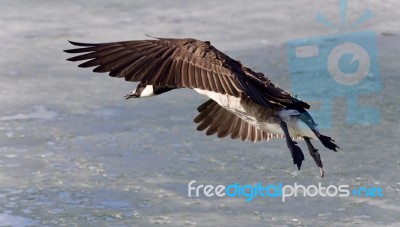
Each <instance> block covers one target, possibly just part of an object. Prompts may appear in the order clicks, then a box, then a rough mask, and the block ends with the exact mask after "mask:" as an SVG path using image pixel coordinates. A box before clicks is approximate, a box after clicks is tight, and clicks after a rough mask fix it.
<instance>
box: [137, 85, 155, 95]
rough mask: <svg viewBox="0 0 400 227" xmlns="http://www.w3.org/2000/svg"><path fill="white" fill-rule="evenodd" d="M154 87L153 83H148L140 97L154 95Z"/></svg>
mask: <svg viewBox="0 0 400 227" xmlns="http://www.w3.org/2000/svg"><path fill="white" fill-rule="evenodd" d="M154 95H155V94H154V88H153V85H147V86H146V87H145V88H144V90H143V91H142V93H141V94H140V97H150V96H154Z"/></svg>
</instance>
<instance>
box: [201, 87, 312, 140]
mask: <svg viewBox="0 0 400 227" xmlns="http://www.w3.org/2000/svg"><path fill="white" fill-rule="evenodd" d="M194 90H195V91H196V92H198V93H199V94H201V95H205V96H207V97H209V98H210V99H212V100H214V101H215V102H217V103H218V104H219V105H220V106H222V107H224V108H225V109H227V110H229V111H230V112H232V113H234V114H235V115H236V116H238V117H240V118H241V119H243V120H244V121H246V122H248V123H249V124H251V125H253V126H254V127H256V128H259V129H261V130H262V131H264V132H268V133H272V134H278V135H283V134H284V133H283V130H282V129H281V127H280V125H279V124H277V123H271V122H268V121H260V120H259V119H257V118H256V117H255V116H253V115H252V114H251V113H249V112H248V111H246V109H245V108H244V107H243V105H242V104H241V102H240V98H237V97H234V96H230V95H223V94H220V93H216V92H211V91H206V90H201V89H198V88H194ZM284 120H285V122H286V124H287V126H288V129H289V134H290V135H291V136H292V137H299V136H307V137H310V138H314V139H315V138H316V136H315V134H314V133H313V132H312V131H311V129H310V128H309V127H308V126H306V124H304V122H302V121H301V120H300V119H298V118H297V117H296V116H292V117H289V118H288V119H284Z"/></svg>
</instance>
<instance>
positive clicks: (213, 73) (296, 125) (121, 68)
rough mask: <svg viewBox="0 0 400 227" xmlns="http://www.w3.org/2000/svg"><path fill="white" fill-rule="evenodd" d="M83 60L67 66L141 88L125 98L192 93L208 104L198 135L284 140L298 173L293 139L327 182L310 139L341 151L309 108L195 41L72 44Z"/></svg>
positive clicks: (261, 76) (202, 107)
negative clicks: (302, 143) (186, 90)
mask: <svg viewBox="0 0 400 227" xmlns="http://www.w3.org/2000/svg"><path fill="white" fill-rule="evenodd" d="M70 43H71V44H73V45H75V46H79V48H77V49H70V50H65V52H67V53H73V54H76V53H78V54H81V55H78V56H75V57H72V58H69V59H67V60H69V61H83V60H84V61H85V62H84V63H82V64H80V65H79V67H82V68H86V67H93V66H96V68H94V69H93V72H109V75H110V76H112V77H124V78H125V80H126V81H134V82H139V84H138V86H137V88H136V89H135V90H134V91H132V92H131V93H129V94H128V95H126V96H125V98H126V99H129V98H142V97H150V96H154V95H159V94H162V93H164V92H167V91H170V90H173V89H177V88H191V89H193V90H195V91H196V92H198V93H199V94H202V95H205V96H207V97H209V98H210V100H208V101H207V102H205V103H203V104H202V105H200V106H199V107H198V108H197V110H198V111H199V112H200V113H199V115H198V116H197V117H196V118H195V119H194V122H196V123H198V124H199V125H198V127H197V130H199V131H202V130H205V129H207V131H206V134H207V135H212V134H215V133H216V134H217V136H218V137H225V136H228V135H230V137H231V138H232V139H239V138H240V139H242V140H243V141H246V140H250V141H253V142H256V141H262V140H269V139H270V138H286V144H287V146H288V148H289V150H290V153H291V156H292V159H293V163H294V164H296V165H297V168H298V169H299V170H300V167H301V164H302V161H303V160H304V155H303V152H302V151H301V149H300V148H299V147H298V146H297V145H296V144H297V143H296V142H295V141H293V138H299V137H300V138H301V137H302V138H304V140H305V142H306V144H307V147H308V150H309V152H310V155H311V156H312V157H313V159H314V161H315V163H316V164H317V166H318V167H319V170H320V175H321V177H323V176H324V171H323V169H322V161H321V157H320V154H319V153H318V150H317V149H315V148H314V147H313V145H312V144H311V141H310V139H319V140H320V141H321V142H322V144H323V145H324V146H325V147H327V148H328V149H331V150H334V151H336V149H337V148H339V147H338V146H337V145H336V144H334V140H332V139H331V137H328V136H324V135H322V134H321V133H319V130H318V128H317V124H316V123H315V122H314V120H313V119H312V117H311V116H310V115H309V113H308V112H307V111H306V110H305V109H308V108H310V106H309V105H308V104H307V103H305V102H303V101H301V100H300V99H298V98H296V97H294V96H292V95H290V94H289V93H288V92H285V91H283V90H282V89H281V88H279V87H278V86H276V85H274V84H273V83H272V82H271V81H270V80H269V79H268V78H267V77H265V76H264V74H262V73H259V72H254V71H252V70H251V69H249V68H246V67H245V66H243V65H242V63H241V62H240V61H236V60H233V59H232V58H230V57H229V56H227V55H225V54H224V53H222V52H221V51H219V50H217V49H216V48H215V47H214V46H212V45H211V44H210V42H209V41H200V40H196V39H189V38H188V39H168V38H156V39H154V40H136V41H123V42H111V43H95V44H89V43H78V42H71V41H70Z"/></svg>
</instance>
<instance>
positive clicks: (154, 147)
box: [0, 0, 400, 226]
mask: <svg viewBox="0 0 400 227" xmlns="http://www.w3.org/2000/svg"><path fill="white" fill-rule="evenodd" d="M0 5H1V7H0V28H1V29H0V40H1V43H2V44H1V46H0V68H1V73H0V78H1V83H0V93H1V95H0V226H151V225H154V224H161V225H165V226H266V225H275V226H310V225H334V224H336V225H338V226H353V225H355V224H360V225H361V226H378V225H392V226H399V225H400V215H399V214H400V175H399V172H400V155H399V152H400V146H399V145H400V143H399V136H400V128H399V125H400V120H399V119H398V118H399V116H398V114H399V112H400V108H399V106H400V96H399V94H400V93H399V87H400V82H399V81H400V80H399V70H398V68H399V63H398V61H399V60H398V59H400V44H399V43H400V31H399V28H400V22H399V20H398V16H399V12H400V11H399V8H400V2H398V1H383V2H382V1H379V2H378V1H372V0H368V1H361V0H355V1H350V3H349V5H348V15H349V16H348V20H353V21H354V20H355V19H356V18H358V17H359V16H360V15H361V14H362V12H363V11H364V10H366V9H370V10H371V11H372V12H373V14H374V18H373V19H371V20H369V21H368V22H367V23H365V24H364V25H362V26H361V29H372V30H374V31H375V32H376V34H377V41H378V50H379V57H380V61H381V77H382V82H383V90H382V91H381V92H379V93H374V94H369V95H365V96H362V97H360V103H363V104H365V105H367V104H368V105H371V106H375V107H377V108H379V109H380V111H381V116H382V120H381V123H380V124H379V125H348V124H347V123H346V121H345V111H346V104H345V99H344V98H339V99H337V100H335V102H334V113H335V114H334V125H333V127H332V128H331V129H326V130H324V132H325V134H327V135H330V136H332V137H333V138H334V139H335V140H336V141H337V143H338V144H339V146H340V147H341V150H340V151H339V152H338V153H333V152H330V151H328V150H327V149H325V148H322V147H321V145H320V144H318V145H317V147H318V148H319V150H320V153H321V155H322V158H323V161H324V165H325V171H326V177H325V178H323V179H321V178H320V177H319V175H318V170H317V168H316V166H315V163H314V162H313V161H312V159H311V158H310V157H309V155H308V152H307V150H306V147H305V144H304V142H303V141H300V145H301V147H302V148H303V151H304V152H305V155H306V161H305V162H304V163H303V166H302V170H301V171H297V170H296V168H295V166H293V165H292V163H291V159H290V156H289V151H288V150H287V148H286V144H285V142H284V141H283V140H273V141H270V142H263V143H260V144H252V143H248V142H247V143H244V142H241V141H233V140H231V139H218V138H216V137H215V136H214V137H206V136H205V134H204V133H203V132H197V131H196V130H195V128H196V125H195V124H194V123H193V121H192V119H193V118H194V117H195V116H196V114H197V111H196V107H197V106H198V105H200V104H201V103H203V102H204V101H206V98H204V97H200V96H199V95H197V94H195V93H194V92H192V91H190V90H178V91H174V92H170V93H167V94H165V95H162V96H159V97H155V98H151V99H142V100H129V101H125V100H124V99H123V96H124V95H125V94H127V93H128V92H130V91H131V90H132V89H133V88H135V87H136V84H133V83H127V82H125V81H124V80H119V79H115V78H110V77H108V76H107V75H106V74H95V73H92V72H91V71H90V70H84V69H78V68H77V67H76V65H77V64H74V63H70V62H67V61H65V59H66V58H68V57H70V56H68V54H66V53H63V52H62V50H64V49H69V48H72V47H71V45H69V44H68V42H67V40H73V41H81V42H110V41H118V40H129V39H145V38H147V37H146V36H145V34H150V35H153V36H159V37H195V38H198V39H203V40H211V41H212V43H213V45H214V46H216V47H217V48H219V49H220V50H222V51H224V52H226V53H227V54H229V55H231V56H232V57H234V58H236V59H240V60H242V61H243V62H244V63H245V64H246V65H247V66H249V67H251V68H254V69H255V70H257V71H263V72H265V73H266V74H269V77H270V79H271V80H272V81H274V82H276V83H277V84H279V85H280V86H281V87H283V88H285V89H287V90H290V89H291V86H290V80H289V74H288V73H289V72H288V65H287V64H288V63H287V57H286V50H285V43H286V42H287V41H288V40H292V39H298V38H304V37H314V36H321V35H324V34H332V31H329V30H328V29H327V28H326V27H324V26H322V25H321V24H319V23H317V22H315V20H314V16H315V14H316V12H317V11H321V12H322V13H324V15H326V17H328V18H330V19H332V20H333V21H334V22H335V23H340V15H339V11H338V5H337V1H317V0H301V1H278V0H272V1H255V2H252V3H244V2H243V1H226V2H223V1H175V2H172V1H168V2H167V1H165V2H161V1H148V0H146V1H144V0H143V1H118V2H117V1H84V2H83V1H42V0H41V1H11V0H10V1H4V0H3V1H0ZM315 144H317V143H315ZM191 180H196V181H197V182H198V184H213V185H218V184H223V185H228V184H231V183H234V182H239V183H243V184H247V183H249V184H253V183H257V182H264V183H278V182H282V183H283V184H294V183H296V182H297V183H299V184H303V185H311V184H318V183H323V184H324V185H329V184H333V185H340V184H348V185H350V187H352V188H354V187H358V186H366V187H371V186H375V187H377V186H379V187H381V188H382V189H383V190H384V196H383V197H378V198H372V197H369V198H358V197H356V196H350V197H345V198H338V197H334V198H323V197H313V198H311V197H307V198H303V197H297V198H289V199H288V201H287V202H285V203H283V202H281V201H280V200H279V199H276V198H255V199H254V200H253V201H251V202H249V203H246V202H245V199H244V198H228V197H224V198H206V197H201V198H188V196H187V184H188V183H189V182H190V181H191Z"/></svg>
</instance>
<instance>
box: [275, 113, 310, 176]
mask: <svg viewBox="0 0 400 227" xmlns="http://www.w3.org/2000/svg"><path fill="white" fill-rule="evenodd" d="M279 125H280V126H281V129H282V130H283V133H284V134H285V137H286V144H287V147H288V148H289V150H290V154H291V155H292V158H293V164H295V165H297V168H298V169H299V170H300V167H301V163H302V162H303V161H304V155H303V152H302V151H301V149H300V147H298V146H297V145H296V144H297V143H296V142H295V141H293V140H292V137H291V136H290V134H289V130H288V127H287V125H286V123H285V122H284V121H281V122H280V123H279Z"/></svg>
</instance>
